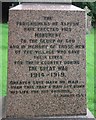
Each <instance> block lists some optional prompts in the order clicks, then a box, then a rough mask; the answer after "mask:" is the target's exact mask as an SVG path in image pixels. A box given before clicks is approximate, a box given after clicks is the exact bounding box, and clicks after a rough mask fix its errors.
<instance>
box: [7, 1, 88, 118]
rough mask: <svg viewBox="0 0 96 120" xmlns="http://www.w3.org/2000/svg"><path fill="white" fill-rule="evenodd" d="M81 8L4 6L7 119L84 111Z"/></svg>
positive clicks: (85, 111) (67, 114)
mask: <svg viewBox="0 0 96 120" xmlns="http://www.w3.org/2000/svg"><path fill="white" fill-rule="evenodd" d="M85 35H86V30H85V11H84V10H82V9H80V8H78V7H75V6H73V5H67V4H64V5H63V4H42V3H40V4H36V3H31V4H21V5H18V6H16V7H14V8H11V9H10V11H9V54H8V93H7V105H6V106H7V108H6V117H7V118H26V119H28V118H34V117H49V116H50V117H56V116H61V117H63V116H78V115H83V116H84V115H86V114H87V107H86V62H85V61H86V57H85V56H86V51H85V48H86V45H85Z"/></svg>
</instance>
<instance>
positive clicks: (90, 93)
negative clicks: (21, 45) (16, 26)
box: [0, 24, 96, 114]
mask: <svg viewBox="0 0 96 120" xmlns="http://www.w3.org/2000/svg"><path fill="white" fill-rule="evenodd" d="M1 27H2V33H1V34H0V39H1V40H2V41H0V58H1V59H2V62H1V64H0V65H1V66H0V68H1V69H0V70H1V71H0V73H2V74H1V76H2V77H1V78H2V80H0V85H2V86H3V87H2V86H0V88H2V93H1V91H0V96H1V95H2V96H6V83H7V82H6V81H7V52H8V49H7V48H8V25H7V24H1V25H0V28H1ZM0 32H1V29H0ZM1 35H2V36H1ZM86 68H87V70H86V75H87V76H86V77H87V87H86V88H87V103H88V108H89V109H90V111H91V112H92V113H93V114H95V113H94V106H96V105H95V104H96V103H94V29H92V31H91V33H90V34H88V35H86ZM95 89H96V88H95Z"/></svg>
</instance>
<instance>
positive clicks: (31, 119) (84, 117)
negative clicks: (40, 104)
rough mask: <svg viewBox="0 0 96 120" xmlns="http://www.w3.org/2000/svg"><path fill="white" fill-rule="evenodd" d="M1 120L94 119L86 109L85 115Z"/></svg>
mask: <svg viewBox="0 0 96 120" xmlns="http://www.w3.org/2000/svg"><path fill="white" fill-rule="evenodd" d="M2 120H95V118H94V116H93V115H92V113H91V112H90V111H89V110H87V115H86V116H62V117H36V118H30V119H27V118H26V119H25V118H2Z"/></svg>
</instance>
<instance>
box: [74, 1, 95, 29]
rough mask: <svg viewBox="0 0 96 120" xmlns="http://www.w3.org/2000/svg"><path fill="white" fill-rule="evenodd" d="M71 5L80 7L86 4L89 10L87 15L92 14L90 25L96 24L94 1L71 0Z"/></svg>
mask: <svg viewBox="0 0 96 120" xmlns="http://www.w3.org/2000/svg"><path fill="white" fill-rule="evenodd" d="M73 5H76V6H78V7H80V8H82V9H84V8H85V6H87V7H88V8H89V9H90V10H91V12H90V13H88V15H90V16H92V25H93V26H94V27H95V26H96V2H73Z"/></svg>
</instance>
